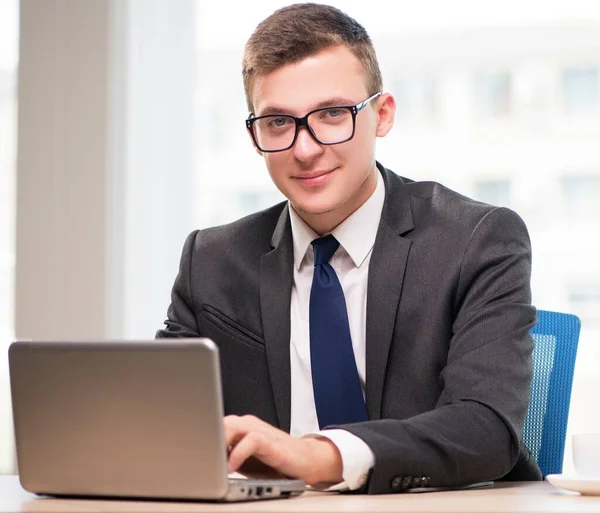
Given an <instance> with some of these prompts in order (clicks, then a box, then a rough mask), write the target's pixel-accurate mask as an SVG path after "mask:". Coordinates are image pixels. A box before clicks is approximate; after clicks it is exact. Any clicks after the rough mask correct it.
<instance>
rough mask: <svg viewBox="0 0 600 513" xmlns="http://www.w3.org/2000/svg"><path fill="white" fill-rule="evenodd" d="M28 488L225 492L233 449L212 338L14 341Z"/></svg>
mask: <svg viewBox="0 0 600 513" xmlns="http://www.w3.org/2000/svg"><path fill="white" fill-rule="evenodd" d="M9 369H10V383H11V394H12V404H13V419H14V427H15V441H16V447H17V461H18V468H19V474H20V480H21V484H22V486H23V488H25V489H26V490H28V491H30V492H34V493H39V494H51V495H84V496H121V497H156V498H174V499H175V498H176V499H198V498H201V499H220V498H223V497H224V496H225V495H226V493H227V488H228V483H227V455H226V449H225V440H224V434H223V427H222V417H223V407H222V397H221V381H220V373H219V357H218V350H217V347H216V346H215V344H214V343H213V342H211V341H210V340H208V339H185V340H181V339H180V340H152V341H134V342H132V341H127V342H123V341H121V342H106V341H101V342H100V341H99V342H39V341H36V342H31V341H29V342H24V341H20V342H14V343H13V344H12V345H11V346H10V348H9Z"/></svg>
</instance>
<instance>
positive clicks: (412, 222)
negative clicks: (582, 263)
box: [157, 164, 541, 493]
mask: <svg viewBox="0 0 600 513" xmlns="http://www.w3.org/2000/svg"><path fill="white" fill-rule="evenodd" d="M378 168H379V170H380V172H381V173H382V175H383V178H384V183H385V189H386V194H385V202H384V206H383V211H382V215H381V220H380V223H379V228H378V231H377V237H376V241H375V245H374V248H373V253H372V256H371V261H370V266H369V276H368V292H367V319H366V403H367V409H368V413H369V421H368V422H364V423H358V424H348V425H344V426H343V428H344V429H346V430H348V431H350V432H352V433H354V434H355V435H356V436H358V437H360V438H361V439H363V440H364V441H365V442H366V443H367V444H368V445H369V446H370V448H371V449H372V450H373V452H374V454H375V466H374V468H373V469H372V471H371V473H370V475H369V479H368V481H367V484H366V485H365V487H364V488H363V491H367V492H369V493H390V492H395V491H402V490H405V489H407V488H410V487H413V486H422V485H426V486H456V485H462V484H468V483H473V482H479V481H483V480H496V479H499V478H506V479H519V480H523V479H540V478H541V474H540V472H539V469H538V467H537V465H536V463H535V462H534V460H533V458H531V457H530V455H529V452H528V451H527V449H526V448H525V447H523V446H522V444H521V442H520V439H521V431H522V427H523V422H524V418H525V413H526V410H527V406H528V400H529V383H530V379H531V353H532V350H533V340H532V338H531V336H530V335H529V330H530V328H531V327H532V326H533V325H534V324H535V321H536V312H535V308H534V307H533V306H531V294H530V269H531V248H530V241H529V236H528V234H527V229H526V227H525V225H524V223H523V222H522V220H521V219H520V218H519V216H518V215H517V214H515V213H514V212H512V211H511V210H508V209H506V208H496V207H492V206H490V205H486V204H483V203H479V202H476V201H473V200H470V199H468V198H466V197H464V196H461V195H459V194H457V193H455V192H453V191H451V190H449V189H447V188H446V187H444V186H442V185H440V184H438V183H434V182H413V181H410V180H407V179H404V178H401V177H399V176H398V175H396V174H394V173H393V172H391V171H389V170H386V169H384V168H383V167H382V166H380V165H379V164H378ZM292 252H293V249H292V234H291V228H290V221H289V214H288V209H287V204H286V203H280V204H278V205H275V206H274V207H272V208H269V209H267V210H264V211H262V212H258V213H256V214H253V215H250V216H248V217H245V218H243V219H240V220H238V221H236V222H234V223H231V224H228V225H225V226H219V227H214V228H208V229H205V230H201V231H196V232H194V233H192V234H191V235H190V236H189V237H188V239H187V241H186V242H185V246H184V249H183V255H182V258H181V265H180V269H179V274H178V276H177V278H176V280H175V285H174V287H173V292H172V302H171V305H170V307H169V310H168V319H167V321H166V322H165V324H166V329H164V330H160V331H159V332H158V333H157V337H197V336H205V337H210V338H211V339H213V340H214V341H215V342H216V344H217V345H218V346H219V350H220V357H221V367H222V380H223V393H224V406H225V413H226V414H238V415H241V414H253V415H256V416H257V417H260V418H262V419H264V420H265V421H267V422H269V423H271V424H273V425H275V426H278V427H279V428H281V429H283V430H287V431H289V428H290V298H291V287H292V272H293V271H292V266H293V254H292Z"/></svg>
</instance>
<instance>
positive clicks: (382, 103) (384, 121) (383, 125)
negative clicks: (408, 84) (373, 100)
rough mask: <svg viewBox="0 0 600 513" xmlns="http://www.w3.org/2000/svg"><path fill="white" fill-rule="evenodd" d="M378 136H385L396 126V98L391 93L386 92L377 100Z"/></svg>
mask: <svg viewBox="0 0 600 513" xmlns="http://www.w3.org/2000/svg"><path fill="white" fill-rule="evenodd" d="M377 103H378V106H377V130H376V131H375V135H377V137H384V136H385V135H387V133H388V132H389V131H390V130H391V129H392V127H393V126H394V118H395V116H396V100H395V99H394V97H393V96H392V95H391V94H390V93H384V94H382V95H381V96H380V98H379V101H378V102H377Z"/></svg>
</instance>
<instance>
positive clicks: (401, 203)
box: [366, 164, 414, 420]
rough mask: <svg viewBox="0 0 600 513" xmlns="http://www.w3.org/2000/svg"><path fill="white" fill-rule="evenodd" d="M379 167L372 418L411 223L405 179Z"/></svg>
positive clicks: (370, 356) (371, 299)
mask: <svg viewBox="0 0 600 513" xmlns="http://www.w3.org/2000/svg"><path fill="white" fill-rule="evenodd" d="M378 167H379V169H380V171H381V172H382V175H383V179H384V183H385V190H386V193H385V201H384V204H383V210H382V213H381V220H380V222H379V228H378V229H377V237H376V239H375V245H374V246H373V253H372V255H371V260H370V263H369V281H368V286H367V320H366V324H367V326H366V337H367V341H366V342H367V343H366V400H367V409H368V412H369V419H371V420H377V419H379V418H381V401H382V395H383V385H384V379H385V371H386V367H387V359H388V354H389V350H390V344H391V342H392V337H393V335H394V329H395V327H396V326H395V324H396V312H397V309H398V303H399V301H400V294H401V292H402V284H403V281H404V272H405V270H406V263H407V260H408V254H409V250H410V245H411V242H410V240H408V239H406V238H404V237H402V236H401V235H402V234H404V233H406V232H408V231H410V230H412V229H413V227H414V225H413V217H412V209H411V206H410V198H409V195H408V192H407V191H406V186H405V184H404V182H403V181H402V180H401V179H400V178H399V177H398V176H396V175H395V174H393V173H391V172H390V171H387V170H386V169H384V168H383V167H381V166H380V165H379V164H378ZM399 329H402V327H401V326H400V327H399Z"/></svg>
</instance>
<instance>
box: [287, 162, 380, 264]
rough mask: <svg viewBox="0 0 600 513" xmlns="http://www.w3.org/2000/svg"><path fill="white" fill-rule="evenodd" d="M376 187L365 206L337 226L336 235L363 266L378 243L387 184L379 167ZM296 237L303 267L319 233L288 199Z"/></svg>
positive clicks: (296, 252)
mask: <svg viewBox="0 0 600 513" xmlns="http://www.w3.org/2000/svg"><path fill="white" fill-rule="evenodd" d="M376 172H377V185H376V187H375V191H374V192H373V194H371V196H370V197H369V199H368V200H367V201H365V202H364V203H363V204H362V205H361V207H360V208H359V209H358V210H356V211H355V212H353V213H352V214H351V215H350V216H349V217H348V218H347V219H346V220H345V221H344V222H343V223H341V224H340V225H339V226H337V227H336V228H334V230H333V231H332V232H331V233H332V235H333V236H334V237H335V238H336V239H337V240H338V241H339V243H340V246H342V247H343V248H344V250H345V251H346V252H347V253H348V255H349V256H350V258H351V259H352V261H353V262H354V265H355V266H356V267H360V266H361V265H362V263H363V262H364V261H365V259H366V258H367V255H368V254H369V252H370V251H371V249H372V248H373V245H374V244H375V237H376V236H377V228H378V227H379V220H380V218H381V211H382V210H383V202H384V200H385V185H384V183H383V178H382V176H381V173H380V172H379V170H378V169H377V170H376ZM288 209H289V212H290V223H291V226H292V239H293V242H294V266H295V267H296V269H297V270H299V269H300V266H301V265H302V262H303V261H304V258H305V256H306V252H307V251H308V248H309V246H310V243H311V242H312V241H313V240H314V239H316V238H317V237H318V235H317V234H316V233H315V231H314V230H313V229H312V228H311V227H310V226H308V225H307V224H306V223H305V222H304V221H303V220H302V218H301V217H300V216H299V215H298V213H297V212H296V211H295V210H294V208H293V207H292V205H291V204H290V203H289V201H288Z"/></svg>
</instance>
